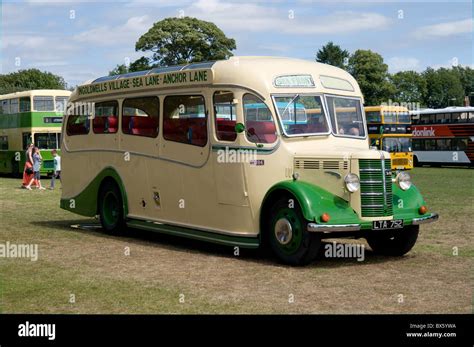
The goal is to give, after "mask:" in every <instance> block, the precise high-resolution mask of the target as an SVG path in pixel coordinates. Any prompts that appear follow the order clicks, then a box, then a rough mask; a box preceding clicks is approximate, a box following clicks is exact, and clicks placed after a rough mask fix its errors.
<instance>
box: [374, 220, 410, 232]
mask: <svg viewBox="0 0 474 347" xmlns="http://www.w3.org/2000/svg"><path fill="white" fill-rule="evenodd" d="M402 228H403V219H393V220H376V221H373V222H372V230H389V229H402Z"/></svg>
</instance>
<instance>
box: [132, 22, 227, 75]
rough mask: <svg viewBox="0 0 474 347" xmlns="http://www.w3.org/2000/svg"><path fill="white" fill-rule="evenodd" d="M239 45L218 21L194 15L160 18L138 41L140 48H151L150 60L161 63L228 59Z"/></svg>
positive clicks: (157, 63)
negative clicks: (228, 35)
mask: <svg viewBox="0 0 474 347" xmlns="http://www.w3.org/2000/svg"><path fill="white" fill-rule="evenodd" d="M235 49H236V45H235V40H234V39H231V38H228V37H226V36H225V34H224V33H223V32H222V30H220V29H219V28H218V27H217V26H216V25H215V24H214V23H211V22H205V21H202V20H199V19H196V18H191V17H183V18H166V19H164V20H162V21H159V22H157V23H155V24H153V26H152V27H151V28H150V30H148V32H146V33H145V34H144V35H142V36H141V37H140V38H139V39H138V41H137V43H136V45H135V50H136V51H142V52H151V53H152V56H151V57H150V61H149V63H150V64H153V65H158V66H169V65H179V64H186V63H193V62H200V61H209V60H222V59H227V58H229V57H230V56H232V55H233V54H232V50H235Z"/></svg>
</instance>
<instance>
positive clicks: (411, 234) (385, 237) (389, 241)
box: [366, 225, 420, 257]
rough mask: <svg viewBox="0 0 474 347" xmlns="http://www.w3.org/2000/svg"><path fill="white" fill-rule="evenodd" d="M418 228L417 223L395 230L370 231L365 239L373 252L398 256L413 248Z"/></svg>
mask: <svg viewBox="0 0 474 347" xmlns="http://www.w3.org/2000/svg"><path fill="white" fill-rule="evenodd" d="M419 229H420V227H419V226H418V225H411V226H408V227H405V228H403V229H402V230H399V231H396V232H388V233H381V234H378V233H377V234H376V233H371V234H369V235H367V237H366V239H367V242H368V244H369V246H370V248H372V250H373V251H374V253H376V254H380V255H388V256H394V257H400V256H402V255H404V254H406V253H408V252H409V251H410V250H411V249H412V248H413V246H414V245H415V243H416V240H417V239H418V231H419Z"/></svg>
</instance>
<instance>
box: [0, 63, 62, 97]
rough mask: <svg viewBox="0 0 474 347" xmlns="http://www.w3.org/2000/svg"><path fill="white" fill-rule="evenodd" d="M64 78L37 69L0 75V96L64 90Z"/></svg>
mask: <svg viewBox="0 0 474 347" xmlns="http://www.w3.org/2000/svg"><path fill="white" fill-rule="evenodd" d="M66 87H67V84H66V82H65V81H64V78H62V77H61V76H57V75H54V74H52V73H51V72H46V71H40V70H38V69H28V70H20V71H17V72H12V73H9V74H6V75H0V94H7V93H14V92H19V91H23V90H31V89H66Z"/></svg>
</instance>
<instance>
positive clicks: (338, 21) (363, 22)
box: [285, 11, 391, 34]
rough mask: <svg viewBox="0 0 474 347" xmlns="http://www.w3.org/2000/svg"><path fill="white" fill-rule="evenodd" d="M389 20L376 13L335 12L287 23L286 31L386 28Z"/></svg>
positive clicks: (342, 30)
mask: <svg viewBox="0 0 474 347" xmlns="http://www.w3.org/2000/svg"><path fill="white" fill-rule="evenodd" d="M390 23H391V20H390V19H389V18H387V17H385V16H383V15H381V14H378V13H371V12H366V13H360V12H353V11H340V12H335V13H333V14H331V15H329V16H325V17H319V18H315V19H314V20H312V21H311V22H307V21H306V20H305V21H304V22H303V21H300V22H298V23H297V24H296V25H288V26H287V27H286V28H285V31H286V32H289V33H297V34H337V33H347V32H356V31H362V30H376V29H377V30H379V29H383V28H386V27H387V26H388V25H389V24H390Z"/></svg>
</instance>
